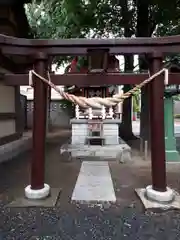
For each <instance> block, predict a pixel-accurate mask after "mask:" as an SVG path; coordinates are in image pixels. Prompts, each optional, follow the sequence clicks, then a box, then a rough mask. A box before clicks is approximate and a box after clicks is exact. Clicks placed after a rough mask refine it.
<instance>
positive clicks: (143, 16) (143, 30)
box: [136, 0, 153, 145]
mask: <svg viewBox="0 0 180 240" xmlns="http://www.w3.org/2000/svg"><path fill="white" fill-rule="evenodd" d="M148 19H149V4H148V3H147V1H144V0H139V1H137V29H136V30H137V31H136V36H137V37H150V36H151V34H152V31H153V28H152V23H151V22H149V20H148ZM139 67H140V70H141V71H142V70H146V71H147V70H148V64H147V62H146V56H139ZM149 128H150V118H149V86H145V87H144V88H142V89H141V114H140V137H141V138H142V139H143V140H144V141H146V140H147V141H148V142H150V141H149V140H150V131H149ZM148 145H149V144H148Z"/></svg>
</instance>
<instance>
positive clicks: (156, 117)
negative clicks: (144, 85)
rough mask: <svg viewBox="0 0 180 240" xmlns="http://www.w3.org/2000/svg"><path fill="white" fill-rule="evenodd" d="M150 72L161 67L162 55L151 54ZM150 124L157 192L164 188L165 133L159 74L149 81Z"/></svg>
mask: <svg viewBox="0 0 180 240" xmlns="http://www.w3.org/2000/svg"><path fill="white" fill-rule="evenodd" d="M150 69H151V74H153V73H156V72H158V71H159V70H161V69H162V55H160V54H153V56H152V58H151V66H150ZM150 88H151V91H150V126H151V130H150V131H151V162H152V188H153V189H154V190H156V191H159V192H165V191H166V190H167V189H166V162H165V134H164V77H163V74H161V75H159V76H158V77H156V79H154V80H153V81H152V82H151V83H150Z"/></svg>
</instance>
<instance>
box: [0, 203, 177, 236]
mask: <svg viewBox="0 0 180 240" xmlns="http://www.w3.org/2000/svg"><path fill="white" fill-rule="evenodd" d="M74 208H75V209H74V211H73V212H72V211H71V212H66V211H63V210H61V209H60V208H53V209H52V208H49V209H46V208H43V209H39V208H34V209H22V208H21V209H4V208H3V207H1V218H0V228H1V239H9V240H12V239H24V240H25V239H61V240H70V239H73V240H85V239H87V240H90V239H94V240H95V239H97V240H105V239H106V240H110V239H113V240H119V239H128V240H155V239H157V240H161V239H163V240H166V239H168V240H179V239H180V215H179V213H178V212H166V213H161V214H152V213H146V214H144V213H143V212H139V211H138V210H137V209H136V208H127V207H126V208H123V209H117V212H116V213H115V212H114V211H111V208H109V209H108V210H107V209H105V210H103V209H102V208H101V209H100V208H97V207H96V208H94V207H93V208H91V207H89V208H88V207H83V206H81V207H79V208H77V207H74ZM40 236H41V237H40Z"/></svg>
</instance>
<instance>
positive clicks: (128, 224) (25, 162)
mask: <svg viewBox="0 0 180 240" xmlns="http://www.w3.org/2000/svg"><path fill="white" fill-rule="evenodd" d="M60 142H61V141H60V140H59V139H57V140H56V141H54V142H51V143H49V144H48V145H47V148H46V157H47V159H46V169H47V171H46V179H47V182H48V183H49V184H50V185H51V186H53V187H62V188H63V191H62V194H61V195H60V198H59V201H58V204H57V207H54V208H38V207H37V208H8V207H6V204H7V203H9V202H10V201H11V200H12V199H11V198H12V196H11V194H9V193H11V190H12V189H14V188H15V187H17V186H18V187H20V188H22V187H24V186H26V185H27V184H28V182H29V180H28V176H29V166H30V159H31V153H30V152H28V153H25V154H23V155H22V156H19V157H18V158H17V159H14V160H13V161H11V162H7V163H4V164H1V165H0V176H1V181H0V240H1V239H5V240H6V239H7V240H16V239H17V240H21V239H22V240H26V239H42V240H43V239H55V240H56V239H57V240H58V239H61V240H86V239H87V240H92V239H93V240H96V239H97V240H122V239H128V240H155V239H157V240H161V239H162V240H180V212H179V211H167V212H156V213H152V212H151V211H148V212H145V211H144V209H143V207H142V204H141V202H140V200H139V199H138V198H137V197H136V195H135V193H134V188H135V187H138V186H141V187H143V186H146V185H147V184H150V182H151V176H150V171H149V166H146V165H144V166H141V167H140V165H138V164H136V166H132V165H126V164H124V165H121V164H118V165H117V164H116V163H111V164H110V168H111V173H112V179H113V182H114V186H115V191H116V196H117V204H115V205H112V206H111V205H109V204H108V203H107V204H104V205H103V206H102V205H98V206H97V205H96V206H95V205H91V206H90V205H89V206H88V205H75V204H71V203H70V202H69V199H70V197H71V194H72V190H73V188H74V185H75V181H76V178H77V175H78V171H79V167H80V163H79V162H71V163H69V162H68V163H67V162H64V161H61V159H60V157H59V144H60ZM48 159H49V160H50V161H48ZM171 168H172V169H171V170H170V172H168V181H169V184H170V185H172V186H173V188H175V189H176V190H178V191H179V192H180V184H179V183H180V182H179V171H180V167H178V168H177V167H176V166H175V167H173V166H172V165H171ZM174 169H175V170H174ZM67 171H68V174H67ZM174 171H175V172H174ZM14 197H15V196H14Z"/></svg>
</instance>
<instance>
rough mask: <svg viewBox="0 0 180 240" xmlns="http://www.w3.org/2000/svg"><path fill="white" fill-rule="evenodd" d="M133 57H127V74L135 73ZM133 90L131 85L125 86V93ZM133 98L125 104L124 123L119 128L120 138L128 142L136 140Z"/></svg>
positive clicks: (128, 99)
mask: <svg viewBox="0 0 180 240" xmlns="http://www.w3.org/2000/svg"><path fill="white" fill-rule="evenodd" d="M133 63H134V59H133V55H126V56H125V72H127V71H131V72H132V71H133V68H134V64H133ZM130 89H131V85H129V84H126V85H124V89H123V90H124V92H127V91H129V90H130ZM131 107H132V98H131V97H130V98H127V99H126V100H124V102H123V109H122V110H123V113H122V123H121V124H120V126H119V136H120V137H121V138H122V139H123V140H124V141H126V142H128V141H130V140H135V139H136V137H135V136H134V134H133V132H132V116H131Z"/></svg>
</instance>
